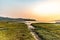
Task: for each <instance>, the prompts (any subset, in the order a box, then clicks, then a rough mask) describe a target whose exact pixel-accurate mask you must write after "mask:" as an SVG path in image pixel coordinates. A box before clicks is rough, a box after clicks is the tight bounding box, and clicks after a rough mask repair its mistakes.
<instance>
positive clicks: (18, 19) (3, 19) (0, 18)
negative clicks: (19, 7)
mask: <svg viewBox="0 0 60 40" xmlns="http://www.w3.org/2000/svg"><path fill="white" fill-rule="evenodd" d="M0 21H36V20H35V19H25V18H9V17H0Z"/></svg>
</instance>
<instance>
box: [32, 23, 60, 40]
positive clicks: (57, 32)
mask: <svg viewBox="0 0 60 40" xmlns="http://www.w3.org/2000/svg"><path fill="white" fill-rule="evenodd" d="M32 26H34V27H35V28H36V29H35V32H36V33H37V34H38V36H39V37H40V38H41V39H42V40H60V24H53V23H33V24H32Z"/></svg>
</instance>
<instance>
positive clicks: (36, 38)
mask: <svg viewBox="0 0 60 40" xmlns="http://www.w3.org/2000/svg"><path fill="white" fill-rule="evenodd" d="M25 24H27V26H28V29H29V30H30V33H31V34H32V35H33V37H34V38H35V40H41V39H40V38H39V37H38V35H37V34H36V33H35V32H34V31H33V30H34V29H35V28H34V27H33V26H31V23H30V22H26V23H25Z"/></svg>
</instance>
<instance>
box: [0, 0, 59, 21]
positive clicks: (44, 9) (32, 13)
mask: <svg viewBox="0 0 60 40" xmlns="http://www.w3.org/2000/svg"><path fill="white" fill-rule="evenodd" d="M0 16H4V17H13V18H33V19H36V20H39V21H51V20H60V0H0Z"/></svg>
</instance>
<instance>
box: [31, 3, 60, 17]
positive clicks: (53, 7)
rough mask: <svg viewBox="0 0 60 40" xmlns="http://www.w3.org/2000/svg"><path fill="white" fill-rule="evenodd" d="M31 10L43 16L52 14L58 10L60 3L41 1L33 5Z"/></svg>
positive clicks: (59, 10) (59, 9)
mask: <svg viewBox="0 0 60 40" xmlns="http://www.w3.org/2000/svg"><path fill="white" fill-rule="evenodd" d="M32 11H33V13H35V14H38V15H43V16H47V15H48V16H49V15H54V14H55V13H59V12H60V5H59V3H56V2H54V3H53V2H50V3H49V2H47V3H41V4H40V5H35V7H34V8H33V10H32Z"/></svg>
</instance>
